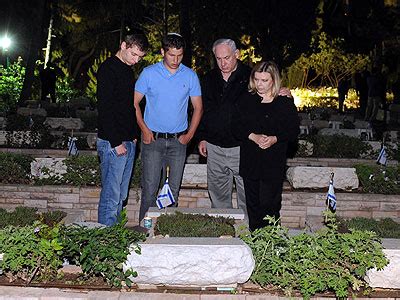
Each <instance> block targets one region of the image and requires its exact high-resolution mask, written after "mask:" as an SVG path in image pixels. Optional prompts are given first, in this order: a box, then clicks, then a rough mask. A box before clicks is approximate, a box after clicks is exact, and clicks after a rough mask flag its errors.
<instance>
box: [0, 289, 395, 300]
mask: <svg viewBox="0 0 400 300" xmlns="http://www.w3.org/2000/svg"><path fill="white" fill-rule="evenodd" d="M64 299H65V300H67V299H74V300H101V299H102V300H103V299H107V300H128V299H129V300H136V299H141V300H214V299H215V300H217V299H218V300H280V299H295V300H297V299H302V298H301V297H291V298H288V297H283V296H277V295H273V294H267V293H263V294H252V295H251V294H224V293H217V292H215V293H210V292H201V291H198V292H193V293H192V292H190V293H189V292H188V293H185V292H183V293H169V292H168V293H165V292H163V293H160V292H119V291H112V292H109V291H71V290H60V289H54V288H50V289H44V288H30V287H0V300H64ZM311 299H313V300H319V299H335V297H333V295H332V296H318V297H312V298H311ZM348 299H351V298H348ZM357 299H369V300H371V299H378V298H368V297H365V298H357ZM379 299H387V300H395V299H400V298H396V297H379Z"/></svg>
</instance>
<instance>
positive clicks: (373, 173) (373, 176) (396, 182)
mask: <svg viewBox="0 0 400 300" xmlns="http://www.w3.org/2000/svg"><path fill="white" fill-rule="evenodd" d="M355 168H356V172H357V176H358V179H359V180H360V183H361V186H362V190H363V192H365V193H374V194H399V193H400V166H388V167H385V166H380V165H363V164H359V165H356V166H355Z"/></svg>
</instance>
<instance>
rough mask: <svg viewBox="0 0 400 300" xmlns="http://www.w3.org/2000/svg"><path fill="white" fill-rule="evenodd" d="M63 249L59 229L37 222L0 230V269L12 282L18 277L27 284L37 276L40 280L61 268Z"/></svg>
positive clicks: (52, 274) (47, 277)
mask: <svg viewBox="0 0 400 300" xmlns="http://www.w3.org/2000/svg"><path fill="white" fill-rule="evenodd" d="M62 248H63V245H62V243H61V241H60V239H59V227H58V226H55V227H49V226H47V225H44V224H40V222H39V221H38V222H35V223H34V224H33V225H31V226H25V227H13V226H8V227H6V228H4V229H0V253H4V256H3V262H2V266H1V268H2V270H3V273H4V274H5V275H6V276H7V277H8V278H9V279H10V280H11V281H14V280H16V279H17V278H21V279H22V280H24V281H25V282H27V283H29V282H31V281H32V279H33V278H34V277H36V276H37V278H38V279H39V280H47V279H49V278H51V277H53V276H55V275H56V274H57V269H58V268H59V267H60V266H61V265H62V260H61V256H60V254H61V253H62V252H61V250H62Z"/></svg>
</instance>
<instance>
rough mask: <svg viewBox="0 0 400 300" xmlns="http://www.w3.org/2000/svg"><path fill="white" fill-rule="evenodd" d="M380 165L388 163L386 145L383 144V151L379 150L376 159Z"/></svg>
mask: <svg viewBox="0 0 400 300" xmlns="http://www.w3.org/2000/svg"><path fill="white" fill-rule="evenodd" d="M376 163H377V164H378V165H383V166H386V163H387V153H386V146H385V145H383V144H382V148H381V151H380V152H379V155H378V159H377V160H376Z"/></svg>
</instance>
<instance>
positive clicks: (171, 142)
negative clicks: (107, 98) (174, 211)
mask: <svg viewBox="0 0 400 300" xmlns="http://www.w3.org/2000/svg"><path fill="white" fill-rule="evenodd" d="M184 48H185V41H184V39H183V38H182V36H181V35H179V34H177V33H170V34H167V35H166V36H165V37H164V38H163V40H162V49H161V54H162V56H163V60H162V61H160V62H158V63H156V64H154V65H151V66H149V67H147V68H145V69H144V70H143V72H142V73H141V74H140V76H139V79H138V80H137V82H136V85H135V95H134V104H135V109H136V119H137V123H138V125H139V127H140V129H141V131H142V145H141V146H142V148H141V149H142V150H141V154H142V167H143V171H142V199H141V205H140V213H139V221H141V220H142V219H143V218H144V216H145V214H146V212H147V211H148V209H149V207H151V206H155V204H156V198H157V192H158V188H159V184H160V179H161V171H162V170H164V172H165V169H166V166H169V167H170V173H169V181H168V182H169V185H170V187H171V190H172V194H173V196H174V198H175V200H176V201H177V200H178V193H179V187H180V183H181V179H182V174H183V168H184V165H185V159H186V145H187V144H188V143H189V142H190V140H191V139H192V138H193V136H194V133H195V131H196V129H197V127H198V125H199V122H200V119H201V115H202V113H203V105H202V99H201V89H200V83H199V79H198V77H197V75H196V73H195V72H194V71H193V70H191V69H189V68H188V67H186V66H184V65H182V64H181V62H182V58H183V53H184ZM144 96H146V107H145V112H144V118H143V115H142V112H141V110H140V107H139V103H140V102H141V101H142V99H143V97H144ZM189 98H190V101H191V103H192V105H193V116H192V119H191V122H190V125H189V127H188V115H187V111H188V110H187V108H188V101H189Z"/></svg>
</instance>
